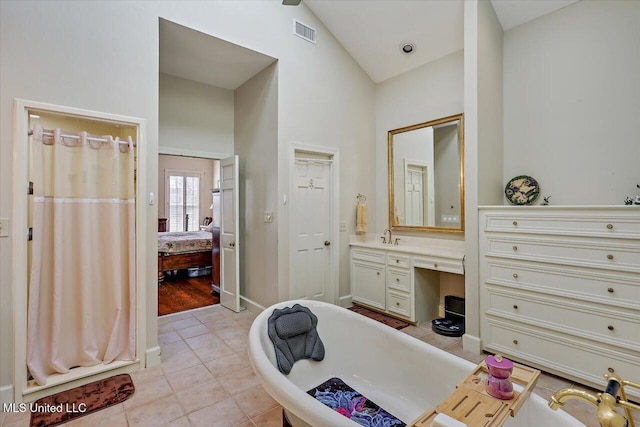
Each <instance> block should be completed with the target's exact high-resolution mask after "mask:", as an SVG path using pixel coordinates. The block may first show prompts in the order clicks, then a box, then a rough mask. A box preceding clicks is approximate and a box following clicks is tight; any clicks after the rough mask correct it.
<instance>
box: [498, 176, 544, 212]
mask: <svg viewBox="0 0 640 427" xmlns="http://www.w3.org/2000/svg"><path fill="white" fill-rule="evenodd" d="M504 194H505V195H506V196H507V200H509V201H510V202H511V203H513V204H514V205H530V204H531V203H533V202H534V201H535V200H536V199H537V198H538V196H539V195H540V185H539V184H538V181H536V180H535V179H533V178H531V177H530V176H528V175H520V176H516V177H515V178H512V179H511V180H510V181H509V182H508V183H507V186H506V187H505V188H504Z"/></svg>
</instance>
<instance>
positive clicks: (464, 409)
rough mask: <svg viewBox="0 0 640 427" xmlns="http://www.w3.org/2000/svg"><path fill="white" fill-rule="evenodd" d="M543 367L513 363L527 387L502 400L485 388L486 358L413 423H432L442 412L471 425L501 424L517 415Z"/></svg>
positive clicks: (516, 377) (416, 426) (517, 379)
mask: <svg viewBox="0 0 640 427" xmlns="http://www.w3.org/2000/svg"><path fill="white" fill-rule="evenodd" d="M539 375H540V371H538V370H537V369H533V368H529V367H528V366H523V365H519V364H517V363H514V364H513V373H512V374H511V381H512V382H513V383H514V384H519V385H520V386H522V387H523V390H522V391H521V392H517V391H514V392H513V398H512V399H511V400H500V399H496V398H495V397H492V396H491V395H489V394H488V393H487V392H486V391H485V388H484V387H485V385H484V383H485V381H486V380H487V376H488V371H487V365H486V364H485V363H484V361H482V362H481V363H480V364H479V365H478V366H476V368H475V369H474V370H473V372H471V374H469V375H468V376H467V377H466V378H465V379H464V380H463V381H462V382H461V383H460V384H458V385H457V386H456V389H455V391H454V392H453V393H451V394H450V395H449V396H448V397H447V398H446V399H444V400H443V401H442V402H440V404H439V405H438V406H436V408H435V409H431V410H429V411H427V412H425V413H424V414H422V415H421V416H420V417H418V419H417V420H415V421H414V422H413V423H412V424H410V426H411V427H429V426H431V422H432V421H433V419H434V418H435V417H436V415H438V414H441V413H442V414H446V415H448V416H450V417H451V418H455V419H456V420H458V421H460V422H462V423H465V424H466V425H467V426H469V427H498V426H501V425H502V424H503V423H504V422H505V421H506V420H507V417H508V416H512V417H515V416H516V414H517V413H518V410H519V409H520V408H521V407H522V405H523V404H524V402H525V401H526V400H527V398H528V397H529V394H530V393H531V391H532V390H533V388H534V387H535V385H536V381H538V376H539Z"/></svg>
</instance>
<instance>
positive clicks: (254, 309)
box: [240, 295, 266, 316]
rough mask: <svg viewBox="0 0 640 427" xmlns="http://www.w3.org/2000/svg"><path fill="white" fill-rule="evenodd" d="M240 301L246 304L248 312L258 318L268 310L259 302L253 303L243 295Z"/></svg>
mask: <svg viewBox="0 0 640 427" xmlns="http://www.w3.org/2000/svg"><path fill="white" fill-rule="evenodd" d="M240 301H243V302H244V303H245V307H246V308H247V310H249V311H250V312H251V313H253V314H255V315H256V316H257V315H258V314H260V313H262V312H263V311H264V309H265V308H266V307H263V306H262V305H260V304H258V303H257V302H255V301H252V300H250V299H249V298H247V297H245V296H242V295H240Z"/></svg>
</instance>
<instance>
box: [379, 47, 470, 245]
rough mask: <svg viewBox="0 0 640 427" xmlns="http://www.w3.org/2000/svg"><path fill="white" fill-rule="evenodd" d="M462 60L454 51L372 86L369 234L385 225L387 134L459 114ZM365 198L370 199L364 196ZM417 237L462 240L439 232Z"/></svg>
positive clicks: (386, 225)
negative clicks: (373, 124) (372, 162)
mask: <svg viewBox="0 0 640 427" xmlns="http://www.w3.org/2000/svg"><path fill="white" fill-rule="evenodd" d="M463 59H464V54H463V51H458V52H455V53H452V54H450V55H447V56H445V57H443V58H441V59H438V60H436V61H433V62H429V63H428V64H425V65H423V66H421V67H418V68H416V69H414V70H411V71H409V72H407V73H404V74H401V75H399V76H397V77H393V78H391V79H388V80H385V81H384V82H382V83H380V84H378V85H377V86H376V100H375V106H376V111H375V114H376V127H375V129H376V133H375V152H376V163H375V165H376V167H375V170H376V175H375V184H376V192H375V199H374V200H375V221H372V220H370V221H369V224H370V227H369V228H370V230H369V232H374V233H381V232H382V230H384V229H385V228H387V227H388V226H389V187H388V163H387V132H388V131H390V130H392V129H398V128H401V127H404V126H409V125H414V124H417V123H423V122H427V121H430V120H434V119H438V118H441V117H445V116H450V115H453V114H459V113H461V112H463V110H464V107H463V101H464V96H463V94H464V79H463V75H464V74H463V72H464V64H463ZM367 198H368V199H369V200H370V201H371V200H372V197H370V196H369V195H368V194H367ZM370 205H371V203H370ZM398 233H399V234H400V232H398ZM421 235H430V237H441V238H453V239H458V240H462V239H463V238H464V236H460V235H445V234H443V233H435V234H434V233H427V234H424V233H421Z"/></svg>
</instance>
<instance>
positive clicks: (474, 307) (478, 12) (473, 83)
mask: <svg viewBox="0 0 640 427" xmlns="http://www.w3.org/2000/svg"><path fill="white" fill-rule="evenodd" d="M464 25H465V34H464V53H465V57H464V67H465V75H464V87H465V93H464V111H465V129H464V132H465V178H464V179H465V203H464V205H465V310H466V329H465V335H464V337H463V345H464V348H465V349H467V350H470V351H476V352H480V345H481V343H480V338H479V337H480V310H479V297H480V294H479V289H480V282H479V264H478V263H479V258H478V257H479V253H478V227H479V225H478V204H479V203H482V204H496V203H498V202H499V200H500V197H501V196H500V195H501V194H502V193H501V192H500V190H499V188H500V181H501V168H500V164H501V163H502V134H501V129H502V96H501V90H502V34H503V31H502V26H501V25H500V23H499V22H498V19H497V17H496V15H495V12H494V11H493V7H492V6H491V3H490V2H488V1H481V2H475V1H471V0H467V1H465V9H464Z"/></svg>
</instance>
